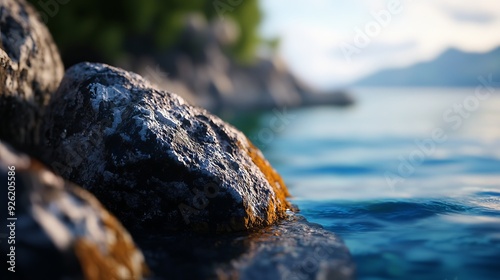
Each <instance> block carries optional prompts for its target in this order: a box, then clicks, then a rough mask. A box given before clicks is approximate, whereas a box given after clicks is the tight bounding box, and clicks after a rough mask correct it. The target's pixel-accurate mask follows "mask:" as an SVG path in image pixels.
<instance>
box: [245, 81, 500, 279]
mask: <svg viewBox="0 0 500 280" xmlns="http://www.w3.org/2000/svg"><path fill="white" fill-rule="evenodd" d="M353 95H354V97H355V98H356V101H357V102H356V105H354V106H353V107H349V108H343V109H342V108H341V109H339V108H335V107H328V106H325V107H315V108H305V109H299V110H286V109H284V108H276V109H275V110H274V111H272V112H268V113H265V114H263V115H259V116H258V117H256V118H254V119H253V121H254V123H253V125H251V126H249V125H238V124H237V126H240V128H242V129H243V130H244V131H245V132H246V133H247V134H248V136H249V138H250V139H251V140H252V141H253V142H254V143H256V144H257V145H258V146H259V147H260V148H261V149H262V150H263V152H264V154H265V155H266V157H267V158H268V159H269V160H270V162H271V163H272V165H273V166H274V167H275V168H276V169H277V170H278V171H279V172H280V173H281V175H282V176H283V178H284V179H285V181H286V183H287V185H288V186H289V189H290V192H291V193H292V195H293V199H292V201H293V203H295V204H297V205H298V206H299V207H300V209H301V214H302V215H304V216H305V217H306V218H307V219H308V220H309V221H311V222H316V223H319V224H321V225H323V226H324V227H325V228H326V229H328V230H331V231H332V232H334V233H336V234H338V235H340V236H341V237H342V238H343V240H344V241H345V243H346V245H347V246H348V248H349V249H350V251H351V253H352V256H353V259H354V261H355V263H356V266H357V272H358V278H359V279H443V280H444V279H450V280H452V279H457V280H458V279H463V280H465V279H500V89H498V90H497V92H496V93H492V94H487V92H486V91H483V93H482V95H478V96H476V95H475V89H377V90H373V89H372V90H370V89H357V90H353ZM240 124H241V123H240Z"/></svg>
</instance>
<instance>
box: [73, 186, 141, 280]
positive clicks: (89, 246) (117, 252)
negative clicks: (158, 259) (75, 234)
mask: <svg viewBox="0 0 500 280" xmlns="http://www.w3.org/2000/svg"><path fill="white" fill-rule="evenodd" d="M78 194H79V195H80V196H89V195H88V193H86V192H85V191H83V190H78ZM87 199H91V200H93V198H92V197H87ZM95 203H98V202H97V201H95ZM101 211H102V212H101V213H103V214H102V216H101V219H102V224H103V227H104V228H105V229H106V230H105V231H106V241H107V242H106V244H105V248H102V246H100V245H101V244H96V243H94V242H91V241H89V240H87V239H85V238H79V239H77V240H76V241H75V244H74V249H75V255H76V256H77V258H78V259H79V261H80V265H81V268H82V271H83V274H84V276H85V279H98V280H100V279H102V280H107V279H143V278H144V277H145V276H147V274H148V273H149V269H148V267H147V266H146V263H145V261H144V257H143V255H142V253H141V252H140V251H139V249H138V248H137V247H136V246H135V244H134V242H133V240H132V238H131V237H130V235H129V234H128V232H127V231H126V230H125V229H124V228H123V226H122V225H121V224H120V222H118V220H117V219H116V218H114V217H113V216H112V215H111V214H109V213H108V212H107V211H106V210H105V209H104V208H101Z"/></svg>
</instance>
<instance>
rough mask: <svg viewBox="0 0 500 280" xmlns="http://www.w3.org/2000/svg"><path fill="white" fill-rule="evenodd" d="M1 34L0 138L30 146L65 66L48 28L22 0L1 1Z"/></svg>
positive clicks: (33, 141)
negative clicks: (44, 109) (44, 108)
mask: <svg viewBox="0 0 500 280" xmlns="http://www.w3.org/2000/svg"><path fill="white" fill-rule="evenodd" d="M0 33H1V38H0V119H1V120H2V122H1V123H0V139H3V140H6V141H9V142H11V143H12V144H15V145H16V146H21V147H32V146H35V145H37V144H38V139H37V136H38V133H37V132H38V131H37V129H39V126H40V119H41V116H42V114H43V107H44V106H45V105H46V104H47V103H48V101H49V99H50V96H51V94H52V93H53V92H55V90H56V89H57V87H58V85H59V82H60V81H61V79H62V76H63V73H64V67H63V64H62V62H61V58H60V56H59V53H58V50H57V48H56V46H55V44H54V42H53V41H52V37H51V35H50V34H49V32H48V30H47V28H46V27H45V26H44V25H43V23H42V22H41V21H40V19H39V16H38V14H37V13H36V12H35V10H34V9H33V8H32V7H31V6H30V5H29V4H27V3H26V2H25V1H24V0H20V1H15V0H1V1H0Z"/></svg>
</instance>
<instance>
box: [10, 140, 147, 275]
mask: <svg viewBox="0 0 500 280" xmlns="http://www.w3.org/2000/svg"><path fill="white" fill-rule="evenodd" d="M0 182H1V184H2V189H3V192H4V193H2V195H0V197H1V203H2V207H5V209H3V210H2V213H4V214H2V223H7V224H8V227H5V225H2V229H1V234H2V237H5V239H2V240H1V241H2V242H1V243H0V251H1V255H2V259H3V260H4V261H3V265H2V274H3V275H4V277H2V279H83V278H85V279H140V278H142V276H144V274H145V272H146V270H147V268H146V267H145V263H144V257H143V255H142V253H141V252H140V251H139V250H138V249H137V248H136V246H135V245H134V242H133V241H132V239H131V237H130V235H129V234H128V233H127V231H126V230H125V229H124V228H123V227H122V226H121V224H120V223H119V222H118V221H117V220H116V218H114V217H113V216H111V214H109V213H108V212H107V211H106V210H105V209H104V208H103V207H102V206H101V204H100V203H99V202H98V201H97V200H96V199H95V198H94V197H93V196H92V195H91V194H90V193H88V192H87V191H85V190H83V189H81V188H79V187H77V186H75V185H73V184H71V183H68V182H66V181H64V180H63V179H62V178H60V177H58V176H56V175H54V174H53V173H52V172H51V171H49V170H48V169H46V168H45V167H44V166H43V165H42V164H41V163H39V162H37V161H36V160H33V159H31V158H29V157H28V156H26V155H23V154H19V153H17V152H15V151H14V150H12V149H11V148H9V147H7V146H5V145H4V144H3V143H2V142H0ZM8 206H10V208H9V209H7V207H8ZM6 210H8V211H6ZM5 214H7V217H5V216H4V215H5ZM9 270H10V271H9Z"/></svg>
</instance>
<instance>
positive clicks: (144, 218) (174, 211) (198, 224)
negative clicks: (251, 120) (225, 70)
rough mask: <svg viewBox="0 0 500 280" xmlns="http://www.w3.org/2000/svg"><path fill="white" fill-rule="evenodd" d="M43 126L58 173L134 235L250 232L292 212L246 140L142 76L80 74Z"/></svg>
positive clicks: (87, 70) (103, 68) (79, 69)
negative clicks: (186, 231) (102, 204)
mask: <svg viewBox="0 0 500 280" xmlns="http://www.w3.org/2000/svg"><path fill="white" fill-rule="evenodd" d="M45 125H46V126H45V129H44V133H45V134H44V137H46V139H47V143H46V144H47V146H48V147H49V148H48V151H49V152H48V154H47V155H46V158H47V159H50V160H51V162H52V166H53V167H54V168H55V169H56V170H57V171H58V172H60V173H61V174H62V175H63V177H65V178H67V179H70V180H72V181H74V182H76V183H78V184H81V185H82V186H84V187H85V188H87V189H88V190H90V191H91V192H92V193H94V194H95V195H96V196H97V197H98V198H99V199H100V200H101V201H104V202H105V203H106V207H108V208H109V209H110V210H111V211H112V212H113V213H115V214H116V215H117V216H118V217H119V219H121V220H122V221H123V223H124V224H125V225H126V226H127V227H128V228H130V229H134V230H144V229H146V230H147V231H152V230H159V231H165V230H167V231H169V230H181V229H193V230H197V231H204V232H207V231H208V232H230V231H238V230H247V229H250V228H254V227H262V226H266V225H270V224H272V223H274V222H276V221H277V220H279V219H281V218H282V217H284V215H285V211H286V209H287V208H289V204H288V202H287V201H286V197H287V196H288V192H287V189H286V187H285V185H284V183H283V181H282V179H281V177H280V176H279V175H278V174H277V173H276V171H274V169H272V167H271V166H270V165H269V163H268V162H267V161H266V160H265V159H264V158H263V156H262V154H261V152H260V151H259V150H258V149H257V148H255V147H254V146H253V145H252V144H251V143H250V142H249V141H248V139H247V138H246V137H245V136H244V135H243V134H242V133H241V132H239V131H238V130H236V129H235V128H234V127H232V126H230V125H228V124H226V123H225V122H223V121H222V120H220V119H219V118H217V117H215V116H213V115H211V114H210V113H208V112H207V111H205V110H203V109H200V108H197V107H193V106H190V105H188V104H186V102H185V101H184V100H183V99H181V98H180V97H178V96H177V95H175V94H172V93H169V92H165V91H159V90H157V89H155V88H153V87H152V86H151V85H150V84H149V83H148V82H146V81H145V80H144V79H142V78H141V77H140V76H138V75H136V74H133V73H130V72H126V71H124V70H121V69H118V68H114V67H111V66H107V65H103V64H90V63H82V64H78V65H75V66H73V67H72V68H70V69H69V70H68V71H67V73H66V75H65V77H64V79H63V81H62V83H61V86H60V87H59V89H58V90H57V92H56V94H55V95H54V97H53V98H52V100H51V103H50V105H49V107H48V111H47V116H46V119H45Z"/></svg>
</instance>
